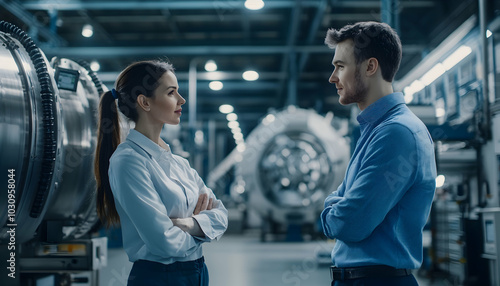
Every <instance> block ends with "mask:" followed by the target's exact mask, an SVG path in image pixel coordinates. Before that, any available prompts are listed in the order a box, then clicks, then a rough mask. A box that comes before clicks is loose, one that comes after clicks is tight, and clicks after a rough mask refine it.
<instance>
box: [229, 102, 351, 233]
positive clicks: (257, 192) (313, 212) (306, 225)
mask: <svg viewBox="0 0 500 286" xmlns="http://www.w3.org/2000/svg"><path fill="white" fill-rule="evenodd" d="M329 115H330V116H329V117H328V118H325V117H323V116H320V115H318V114H317V113H316V112H314V111H313V110H305V109H300V108H296V107H295V106H289V107H288V108H287V109H285V110H283V111H281V112H278V113H276V114H269V115H267V116H266V117H265V118H264V119H263V120H262V122H261V124H260V125H259V126H257V127H256V128H255V129H254V130H253V131H252V132H251V133H250V134H249V136H248V138H247V140H246V149H245V151H244V152H243V154H242V156H243V158H242V160H241V162H239V163H238V164H237V165H236V170H235V175H236V178H238V179H237V180H236V182H235V184H233V188H232V189H233V191H234V192H236V193H238V194H245V196H246V201H247V204H248V208H249V209H250V211H255V213H256V214H258V216H259V217H260V218H261V219H260V227H261V230H262V232H261V240H263V241H265V240H266V234H268V233H269V234H278V233H286V235H287V237H286V238H287V240H300V239H301V234H313V235H316V234H318V233H321V232H322V230H321V229H320V228H319V229H318V225H317V222H318V218H319V214H320V213H321V211H322V210H323V202H324V199H325V198H326V196H327V195H328V194H330V193H331V192H333V191H334V190H336V189H337V187H338V186H339V185H340V183H341V182H342V180H343V177H344V173H345V170H346V166H347V162H348V159H349V157H348V156H349V148H348V145H347V143H346V140H345V138H344V137H343V136H342V135H341V134H340V132H339V130H336V129H335V128H334V127H333V126H332V119H333V115H332V114H329ZM249 223H250V224H251V223H252V222H251V221H250V222H249Z"/></svg>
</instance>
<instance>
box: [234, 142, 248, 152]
mask: <svg viewBox="0 0 500 286" xmlns="http://www.w3.org/2000/svg"><path fill="white" fill-rule="evenodd" d="M236 150H238V151H239V152H244V151H245V150H246V146H245V143H239V144H238V146H236Z"/></svg>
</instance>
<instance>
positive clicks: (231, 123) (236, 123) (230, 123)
mask: <svg viewBox="0 0 500 286" xmlns="http://www.w3.org/2000/svg"><path fill="white" fill-rule="evenodd" d="M227 127H229V128H231V129H232V128H236V127H240V123H239V122H238V121H229V122H228V123H227Z"/></svg>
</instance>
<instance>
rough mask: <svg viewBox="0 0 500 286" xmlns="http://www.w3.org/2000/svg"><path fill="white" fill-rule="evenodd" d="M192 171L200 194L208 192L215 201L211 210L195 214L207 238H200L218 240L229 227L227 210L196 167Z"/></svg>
mask: <svg viewBox="0 0 500 286" xmlns="http://www.w3.org/2000/svg"><path fill="white" fill-rule="evenodd" d="M191 172H192V175H193V176H194V177H195V179H196V184H197V185H198V188H199V190H200V194H204V193H206V194H208V197H209V198H211V199H212V201H213V208H212V209H211V210H205V211H202V212H200V213H199V214H197V215H194V216H193V218H194V219H195V220H196V221H197V222H198V224H199V225H200V228H201V230H202V231H203V233H204V234H205V238H198V239H200V240H202V241H212V240H218V239H219V238H220V237H221V236H222V235H223V234H224V232H225V231H226V229H227V224H228V219H227V210H226V208H225V207H224V204H223V203H222V202H221V200H219V199H217V198H216V197H215V195H214V192H213V191H212V190H211V189H210V188H208V187H207V186H206V185H205V182H203V180H202V179H201V177H200V176H199V175H198V172H196V170H194V169H191Z"/></svg>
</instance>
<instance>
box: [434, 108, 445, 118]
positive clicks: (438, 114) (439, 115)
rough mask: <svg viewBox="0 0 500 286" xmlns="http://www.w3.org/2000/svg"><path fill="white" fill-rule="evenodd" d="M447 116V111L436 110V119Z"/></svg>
mask: <svg viewBox="0 0 500 286" xmlns="http://www.w3.org/2000/svg"><path fill="white" fill-rule="evenodd" d="M445 115H446V110H444V108H442V107H438V108H436V117H438V118H440V117H443V116H445Z"/></svg>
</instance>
